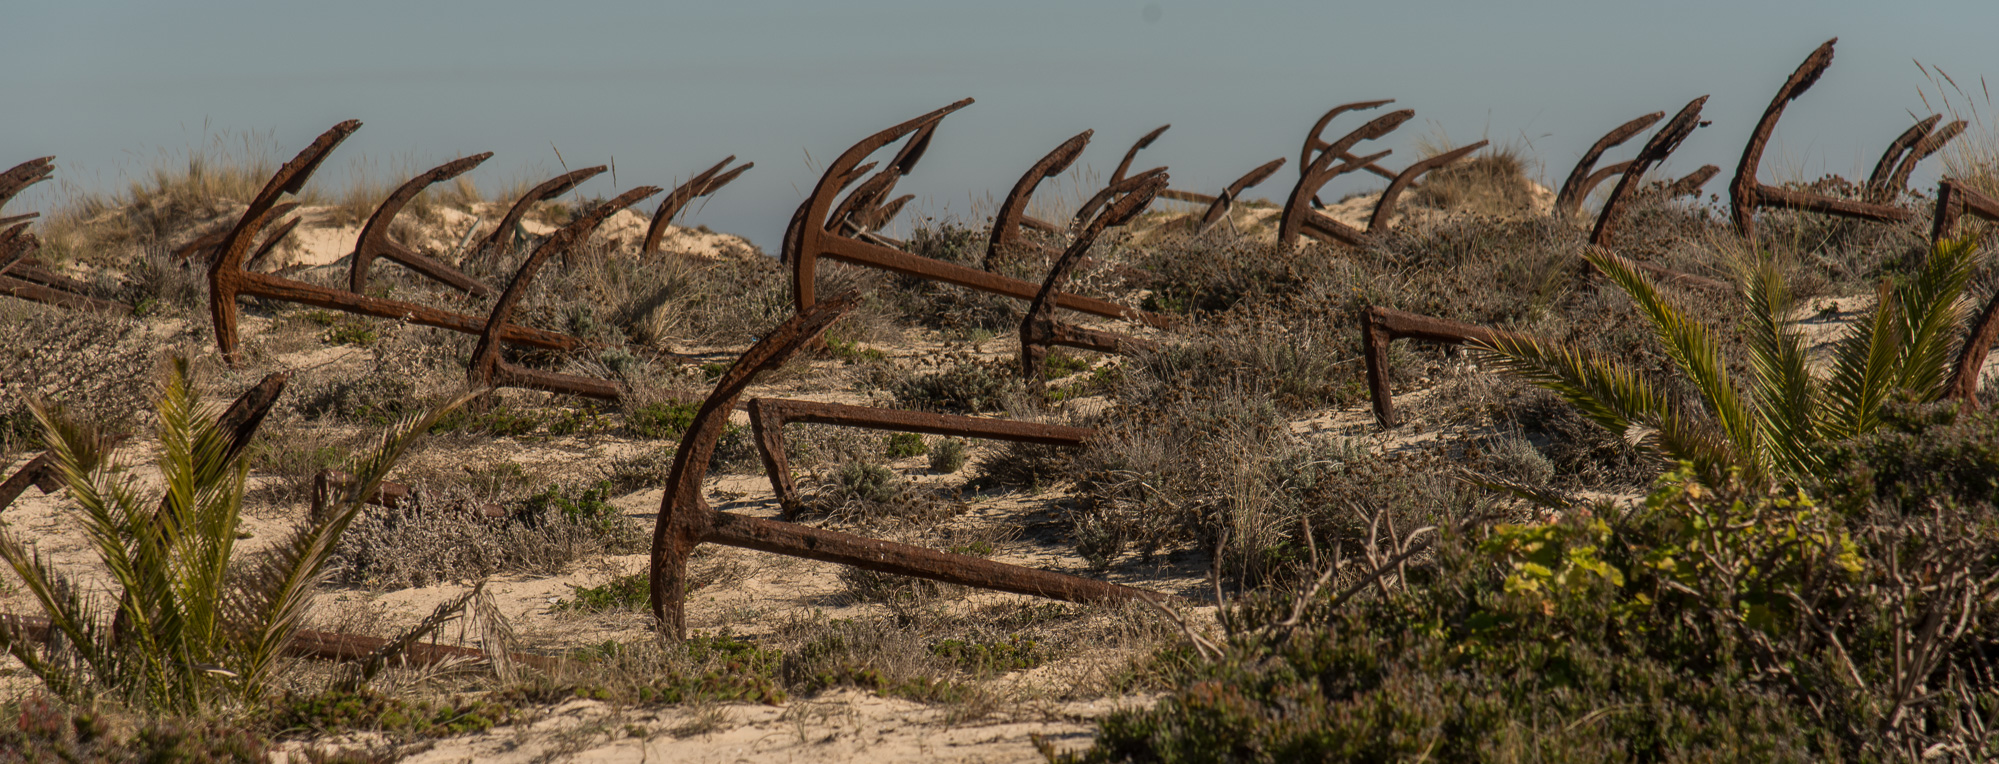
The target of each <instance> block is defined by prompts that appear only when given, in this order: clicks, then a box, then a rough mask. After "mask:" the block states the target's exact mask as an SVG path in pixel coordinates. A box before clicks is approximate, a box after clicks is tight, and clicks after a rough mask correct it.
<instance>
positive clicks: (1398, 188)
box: [1367, 141, 1486, 233]
mask: <svg viewBox="0 0 1999 764" xmlns="http://www.w3.org/2000/svg"><path fill="white" fill-rule="evenodd" d="M1485 145H1486V142H1485V141H1479V142H1477V143H1473V144H1471V145H1468V146H1462V147H1459V148H1455V149H1451V150H1450V151H1446V152H1444V153H1442V154H1438V155H1436V156H1433V157H1430V158H1428V159H1425V160H1423V161H1420V162H1417V163H1415V164H1412V165H1409V166H1408V167H1405V168H1403V170H1402V172H1401V174H1399V175H1396V176H1395V180H1393V181H1391V182H1389V184H1388V188H1386V189H1383V190H1382V192H1381V198H1379V199H1376V200H1375V201H1374V216H1373V217H1371V218H1368V220H1367V232H1368V233H1378V232H1381V231H1386V230H1388V219H1389V218H1390V217H1393V216H1394V215H1395V203H1396V202H1397V201H1399V200H1400V199H1401V198H1402V192H1403V191H1405V190H1408V188H1409V184H1411V183H1414V182H1416V179H1417V178H1420V177H1422V176H1423V174H1424V173H1427V172H1429V171H1431V170H1435V169H1437V168H1439V167H1443V166H1444V165H1447V164H1450V163H1452V162H1455V161H1458V160H1459V159H1463V158H1465V157H1466V156H1469V155H1470V154H1471V153H1472V152H1474V151H1477V150H1479V149H1482V148H1485Z"/></svg>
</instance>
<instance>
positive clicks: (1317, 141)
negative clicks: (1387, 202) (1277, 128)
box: [1298, 98, 1414, 198]
mask: <svg viewBox="0 0 1999 764" xmlns="http://www.w3.org/2000/svg"><path fill="white" fill-rule="evenodd" d="M1391 103H1395V99H1393V98H1385V99H1382V100H1379V101H1355V102H1353V103H1343V104H1340V105H1338V106H1335V107H1333V108H1332V109H1331V110H1328V111H1327V112H1326V113H1325V114H1323V115H1321V116H1320V117H1319V121H1317V122H1314V123H1312V131H1311V132H1309V133H1306V134H1305V148H1304V149H1303V150H1301V151H1299V152H1298V177H1300V178H1303V177H1305V176H1306V174H1307V173H1308V172H1309V171H1310V170H1311V167H1312V163H1313V162H1314V161H1317V160H1318V158H1319V152H1320V151H1324V150H1325V149H1327V148H1330V147H1331V146H1332V145H1333V144H1330V143H1327V142H1326V141H1325V140H1324V139H1322V138H1321V137H1320V136H1321V135H1323V134H1325V132H1326V126H1327V125H1330V124H1332V123H1333V118H1334V117H1338V116H1339V115H1341V114H1345V113H1347V112H1349V111H1364V110H1367V109H1374V108H1378V107H1382V106H1387V105H1388V104H1391ZM1411 113H1412V114H1413V113H1414V112H1411ZM1334 159H1335V161H1340V162H1351V161H1353V160H1354V159H1355V157H1354V156H1353V155H1352V154H1349V153H1347V150H1345V149H1342V150H1341V151H1340V152H1338V156H1336V157H1335V158H1334ZM1358 169H1362V170H1366V171H1368V172H1371V173H1374V174H1375V175H1379V176H1381V177H1382V178H1383V179H1385V180H1394V179H1395V176H1396V175H1399V174H1400V173H1397V172H1395V171H1394V170H1390V169H1388V168H1386V167H1382V166H1380V165H1377V164H1375V163H1373V162H1371V161H1370V162H1366V163H1363V164H1361V165H1360V166H1359V167H1358ZM1314 198H1316V196H1315V197H1314Z"/></svg>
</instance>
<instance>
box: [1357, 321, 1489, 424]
mask: <svg viewBox="0 0 1999 764" xmlns="http://www.w3.org/2000/svg"><path fill="white" fill-rule="evenodd" d="M1517 336H1519V335H1516V334H1512V333H1510V332H1503V331H1499V330H1497V329H1488V328H1485V327H1483V326H1473V325H1471V324H1467V323H1461V322H1458V321H1451V320H1449V319H1443V318H1432V317H1430V316H1425V315H1420V314H1416V313H1409V312H1405V311H1400V310H1395V309H1393V308H1383V307H1379V306H1374V307H1369V308H1368V309H1366V310H1363V311H1361V314H1360V337H1361V356H1362V357H1363V358H1365V359H1366V362H1367V392H1368V395H1369V396H1370V397H1372V398H1373V400H1374V421H1375V422H1377V423H1379V424H1380V425H1381V426H1382V427H1383V428H1384V429H1387V428H1393V427H1395V426H1396V425H1397V424H1398V422H1397V421H1396V418H1395V395H1394V390H1393V388H1391V387H1390V386H1389V378H1388V371H1389V370H1388V343H1390V342H1393V341H1395V340H1399V339H1418V340H1424V341H1428V342H1440V343H1444V344H1447V345H1459V344H1463V343H1466V342H1471V341H1474V340H1476V341H1480V342H1486V343H1491V342H1493V341H1495V340H1497V339H1498V338H1500V337H1517Z"/></svg>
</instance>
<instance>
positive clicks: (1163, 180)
mask: <svg viewBox="0 0 1999 764" xmlns="http://www.w3.org/2000/svg"><path fill="white" fill-rule="evenodd" d="M1167 181H1168V178H1167V176H1166V174H1165V173H1163V172H1162V173H1156V174H1155V173H1149V172H1148V173H1144V174H1141V175H1138V176H1135V177H1133V178H1131V179H1130V180H1126V181H1122V182H1120V183H1119V184H1118V185H1117V186H1113V187H1112V188H1118V189H1120V192H1119V193H1120V195H1119V196H1118V197H1117V201H1114V202H1111V203H1110V204H1109V205H1106V206H1104V207H1103V208H1102V209H1101V211H1100V212H1099V213H1098V214H1097V216H1096V217H1095V218H1092V219H1091V220H1090V223H1089V225H1087V226H1084V227H1083V230H1081V231H1079V232H1078V233H1077V235H1076V240H1075V241H1073V242H1070V243H1069V248H1068V249H1066V250H1063V252H1062V256H1061V257H1058V258H1056V260H1055V264H1054V265H1052V266H1050V267H1049V269H1048V277H1047V278H1046V279H1044V280H1042V282H1041V291H1039V292H1036V293H1035V295H1034V301H1033V302H1031V303H1029V304H1028V307H1027V315H1026V316H1025V317H1023V318H1022V319H1021V320H1020V373H1021V378H1022V379H1024V380H1026V381H1027V384H1028V385H1030V386H1032V387H1034V388H1036V389H1040V388H1041V387H1042V385H1043V380H1042V367H1043V366H1044V365H1045V364H1046V362H1047V359H1048V348H1049V346H1051V345H1062V346H1064V347H1073V348H1082V349H1084V350H1095V351H1097V352H1100V353H1117V354H1125V353H1129V352H1131V351H1134V350H1141V349H1153V348H1155V347H1157V346H1156V345H1154V344H1153V343H1151V342H1147V341H1145V340H1141V339H1138V338H1136V337H1131V336H1129V335H1124V334H1117V333H1114V332H1105V331H1099V330H1096V329H1090V328H1086V327H1081V326H1076V325H1074V324H1069V323H1065V322H1061V321H1056V320H1055V304H1054V302H1053V300H1052V299H1051V298H1052V297H1053V296H1054V295H1055V294H1056V290H1057V288H1059V287H1060V286H1061V285H1062V282H1063V281H1066V280H1067V279H1068V278H1069V272H1070V271H1072V270H1075V268H1076V266H1077V264H1078V263H1080V262H1082V260H1083V255H1084V254H1085V253H1087V252H1089V251H1090V247H1091V246H1093V245H1095V244H1096V241H1097V237H1098V236H1099V235H1101V234H1102V233H1103V232H1104V229H1106V228H1110V227H1114V226H1121V225H1124V224H1125V223H1127V222H1130V221H1131V219H1132V218H1134V217H1137V216H1138V215H1139V213H1141V212H1144V211H1145V208H1146V207H1147V206H1148V205H1150V204H1152V200H1153V198H1154V197H1156V196H1158V195H1159V192H1160V191H1161V190H1164V189H1165V188H1166V184H1167Z"/></svg>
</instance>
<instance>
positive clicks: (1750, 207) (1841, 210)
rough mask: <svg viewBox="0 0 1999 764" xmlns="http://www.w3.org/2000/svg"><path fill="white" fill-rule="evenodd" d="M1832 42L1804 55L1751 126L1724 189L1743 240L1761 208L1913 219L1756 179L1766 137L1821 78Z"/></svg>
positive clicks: (1753, 228) (1876, 206) (1874, 206)
mask: <svg viewBox="0 0 1999 764" xmlns="http://www.w3.org/2000/svg"><path fill="white" fill-rule="evenodd" d="M1837 42H1839V38H1837V37H1835V38H1832V39H1830V40H1827V41H1825V44H1823V45H1820V46H1819V47H1818V49H1817V50H1814V51H1812V54H1811V55H1809V56H1806V57H1805V60H1804V62H1803V63H1800V64H1798V68H1797V70H1796V71H1793V72H1791V77H1790V79H1787V80H1785V81H1784V86H1783V87H1781V88H1778V89H1777V95H1776V97H1774V98H1771V99H1770V106H1769V107H1767V108H1765V109H1764V110H1763V118H1762V119H1761V120H1758V121H1757V123H1756V132H1754V133H1752V134H1750V136H1749V145H1748V146H1745V147H1744V148H1743V150H1742V161H1741V163H1739V164H1737V165H1736V166H1735V179H1734V180H1732V181H1730V182H1729V184H1728V201H1729V207H1730V212H1731V215H1732V216H1733V217H1734V221H1735V230H1736V232H1737V233H1740V234H1741V235H1742V237H1743V238H1744V239H1748V240H1750V241H1755V239H1756V210H1757V209H1760V208H1763V207H1776V208H1780V209H1793V210H1806V211H1809V212H1818V213H1823V214H1828V215H1839V216H1842V217H1851V218H1861V219H1864V220H1876V221H1883V222H1897V223H1899V222H1903V221H1907V220H1910V219H1912V218H1913V217H1914V214H1913V213H1910V212H1909V211H1908V210H1905V209H1901V208H1898V207H1890V206H1887V205H1885V204H1875V203H1871V202H1860V201H1853V200H1849V199H1834V198H1832V197H1828V196H1823V195H1820V194H1814V193H1810V192H1807V191H1794V190H1791V189H1786V188H1778V187H1776V186H1769V185H1765V184H1763V183H1762V182H1760V181H1758V180H1757V179H1756V174H1757V168H1758V167H1759V166H1760V165H1761V164H1762V161H1763V149H1764V147H1765V146H1767V145H1768V144H1769V143H1770V134H1771V132H1772V131H1774V130H1776V129H1777V120H1778V119H1779V118H1781V117H1783V116H1784V107H1785V106H1786V105H1788V104H1790V102H1791V101H1794V100H1797V98H1798V96H1801V95H1804V93H1805V91H1806V90H1808V89H1810V88H1811V86H1812V84H1813V83H1815V82H1818V79H1819V76H1820V75H1822V74H1825V70H1826V67H1828V66H1831V65H1832V46H1833V44H1834V43H1837Z"/></svg>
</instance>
